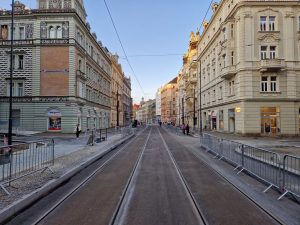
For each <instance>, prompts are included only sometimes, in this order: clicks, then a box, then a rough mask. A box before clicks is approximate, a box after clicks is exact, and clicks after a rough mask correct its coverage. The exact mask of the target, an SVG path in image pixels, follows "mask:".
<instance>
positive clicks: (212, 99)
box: [197, 0, 300, 135]
mask: <svg viewBox="0 0 300 225" xmlns="http://www.w3.org/2000/svg"><path fill="white" fill-rule="evenodd" d="M213 11H214V12H213V15H212V18H211V19H210V21H209V22H208V23H205V24H203V25H204V31H203V33H202V34H201V38H200V40H199V43H198V46H197V48H198V57H197V60H198V71H199V74H200V76H201V96H202V109H201V111H202V121H203V127H205V128H207V129H215V130H218V131H224V132H232V133H240V134H247V135H257V134H261V135H299V132H300V71H299V70H300V41H299V39H300V36H299V32H300V5H299V1H249V0H247V1H243V0H223V1H221V2H220V4H219V5H218V4H214V5H213ZM198 79H199V76H198ZM199 82H200V80H198V83H199ZM198 91H199V90H198ZM197 111H200V107H197ZM198 117H199V115H198ZM198 126H199V121H198Z"/></svg>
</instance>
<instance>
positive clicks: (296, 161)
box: [279, 155, 300, 199]
mask: <svg viewBox="0 0 300 225" xmlns="http://www.w3.org/2000/svg"><path fill="white" fill-rule="evenodd" d="M283 190H284V193H283V194H282V195H281V196H280V197H279V199H281V198H283V197H284V196H285V195H286V194H287V193H289V192H291V193H292V194H294V195H296V196H298V197H299V196H300V157H295V156H291V155H285V156H284V157H283Z"/></svg>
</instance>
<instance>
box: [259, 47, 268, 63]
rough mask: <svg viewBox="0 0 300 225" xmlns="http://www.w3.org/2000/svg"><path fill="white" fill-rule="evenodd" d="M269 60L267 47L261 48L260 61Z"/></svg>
mask: <svg viewBox="0 0 300 225" xmlns="http://www.w3.org/2000/svg"><path fill="white" fill-rule="evenodd" d="M266 58H267V46H260V59H261V60H263V59H266Z"/></svg>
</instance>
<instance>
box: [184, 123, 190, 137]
mask: <svg viewBox="0 0 300 225" xmlns="http://www.w3.org/2000/svg"><path fill="white" fill-rule="evenodd" d="M185 130H186V135H189V133H190V126H189V124H187V125H186V127H185Z"/></svg>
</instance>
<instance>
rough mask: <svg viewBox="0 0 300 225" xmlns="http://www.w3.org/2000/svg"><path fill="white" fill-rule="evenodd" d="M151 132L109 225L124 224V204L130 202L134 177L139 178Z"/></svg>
mask: <svg viewBox="0 0 300 225" xmlns="http://www.w3.org/2000/svg"><path fill="white" fill-rule="evenodd" d="M151 132H152V126H151V129H150V132H149V134H148V137H147V139H146V141H145V144H144V146H143V147H142V151H141V152H140V154H139V157H138V159H137V161H136V163H135V165H134V167H133V170H132V172H131V174H130V177H129V178H128V180H127V184H126V186H125V188H124V189H123V191H122V196H121V198H120V200H119V203H118V205H117V207H116V209H115V211H114V213H113V216H112V218H111V220H110V222H109V225H114V224H116V225H120V224H122V219H123V218H124V213H122V211H124V207H125V206H124V204H128V202H125V200H126V199H128V195H129V190H130V187H131V185H132V180H133V178H134V177H136V176H137V172H136V171H137V168H138V166H139V165H140V163H141V159H142V157H143V155H144V152H145V149H146V146H147V144H148V141H149V138H150V134H151ZM120 221H121V222H120Z"/></svg>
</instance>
